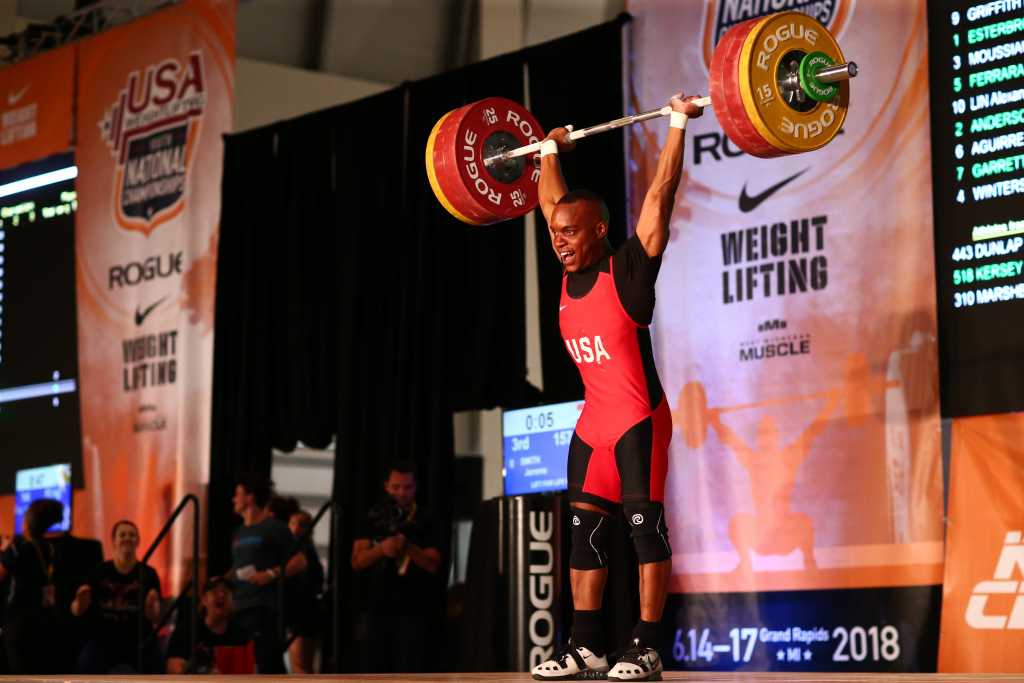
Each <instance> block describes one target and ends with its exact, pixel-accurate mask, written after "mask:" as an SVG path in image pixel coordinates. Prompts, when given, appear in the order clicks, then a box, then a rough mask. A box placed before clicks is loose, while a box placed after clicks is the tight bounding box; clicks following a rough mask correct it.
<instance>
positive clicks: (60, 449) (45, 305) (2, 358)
mask: <svg viewBox="0 0 1024 683" xmlns="http://www.w3.org/2000/svg"><path fill="white" fill-rule="evenodd" d="M76 176H77V169H76V167H75V165H74V158H73V157H72V156H70V155H58V156H56V157H51V158H49V159H46V160H43V161H39V162H33V163H31V164H25V165H23V166H19V167H18V168H15V169H11V170H5V171H0V494H10V493H14V485H15V476H16V472H18V471H19V470H26V469H32V468H36V467H42V466H44V465H53V464H59V463H65V464H69V465H70V469H71V472H72V476H73V483H74V485H75V486H79V487H80V486H81V482H82V474H81V472H82V467H81V463H82V427H81V417H80V414H79V393H78V325H77V300H76V292H75V212H76V210H77V208H78V197H77V195H76V193H75V178H76ZM19 481H20V480H19ZM18 531H20V529H18Z"/></svg>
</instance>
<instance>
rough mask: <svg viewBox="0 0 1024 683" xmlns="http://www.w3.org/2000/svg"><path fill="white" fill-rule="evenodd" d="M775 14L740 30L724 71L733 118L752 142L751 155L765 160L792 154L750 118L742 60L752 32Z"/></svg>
mask: <svg viewBox="0 0 1024 683" xmlns="http://www.w3.org/2000/svg"><path fill="white" fill-rule="evenodd" d="M772 16H773V15H768V16H766V17H761V18H760V19H757V20H752V21H751V22H749V26H747V27H746V28H745V29H744V30H743V31H742V32H738V33H737V36H736V45H735V46H734V48H733V50H732V53H731V55H730V57H729V65H728V66H727V68H726V69H725V71H724V72H723V73H724V75H725V91H726V97H727V98H729V107H730V110H731V111H732V112H733V121H734V122H735V123H736V127H737V131H738V134H739V135H740V136H741V137H742V138H743V139H744V140H746V141H748V142H747V144H749V145H750V154H752V155H753V156H757V157H761V158H762V159H771V158H774V157H780V156H784V155H787V154H791V153H792V152H790V151H789V150H788V149H783V148H781V147H777V146H776V145H775V143H773V142H771V141H770V140H768V139H767V138H765V137H764V136H763V135H762V134H761V132H760V131H759V130H758V129H757V127H756V126H755V125H754V123H753V122H752V121H751V120H750V114H749V113H748V112H747V108H746V106H744V104H743V102H744V100H743V90H742V88H741V87H740V77H741V76H740V61H741V60H742V59H743V51H744V49H746V48H747V47H748V45H749V44H750V41H751V40H752V38H753V36H752V34H753V33H755V32H756V31H758V30H760V28H761V27H762V26H763V25H764V24H765V23H767V22H768V21H769V20H770V19H771V18H772ZM744 23H747V22H744Z"/></svg>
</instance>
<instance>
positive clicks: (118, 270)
mask: <svg viewBox="0 0 1024 683" xmlns="http://www.w3.org/2000/svg"><path fill="white" fill-rule="evenodd" d="M184 255H185V253H184V252H181V251H179V252H173V251H172V252H170V253H169V254H167V257H166V258H165V257H164V256H163V255H160V256H150V257H149V258H147V259H145V260H144V261H129V262H128V263H123V264H118V265H115V266H111V267H110V270H109V271H108V274H107V289H114V287H117V288H121V287H134V286H135V285H137V284H139V283H142V282H149V281H150V280H155V279H158V278H159V279H163V278H168V277H171V276H172V275H181V262H182V259H183V258H184Z"/></svg>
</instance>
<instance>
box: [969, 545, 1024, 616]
mask: <svg viewBox="0 0 1024 683" xmlns="http://www.w3.org/2000/svg"><path fill="white" fill-rule="evenodd" d="M1014 568H1016V569H1017V572H1018V573H1019V574H1020V576H1021V577H1022V578H1024V543H1022V542H1021V532H1020V531H1010V532H1007V534H1006V540H1005V541H1004V542H1003V550H1002V552H1000V553H999V560H998V561H997V562H996V570H995V572H994V573H993V575H992V579H991V580H986V581H979V582H978V583H976V584H975V585H974V590H973V591H971V597H970V599H969V600H968V601H967V613H966V614H965V615H964V619H965V620H966V621H967V625H968V626H970V627H971V628H974V629H979V630H999V631H1002V630H1006V629H1013V630H1017V629H1024V595H1022V593H1024V581H1018V580H1016V579H1014V578H1013V570H1014ZM991 595H1015V596H1017V597H1016V598H1014V600H1013V608H1012V609H1011V610H1010V614H1009V616H1006V615H1002V614H988V613H986V611H985V608H986V604H987V603H988V599H989V596H991Z"/></svg>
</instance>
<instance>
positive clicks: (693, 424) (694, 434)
mask: <svg viewBox="0 0 1024 683" xmlns="http://www.w3.org/2000/svg"><path fill="white" fill-rule="evenodd" d="M899 385H900V383H899V382H898V381H897V380H886V379H882V378H879V377H875V376H872V375H871V372H870V370H869V368H868V364H867V359H866V358H864V356H863V355H862V354H852V355H851V356H850V358H849V359H848V361H847V364H846V371H845V373H844V375H843V384H842V385H841V386H839V387H835V388H833V389H829V390H826V391H819V392H814V393H810V394H803V395H800V396H785V397H779V398H773V399H766V400H763V401H754V402H751V403H741V404H738V405H732V406H722V407H718V408H709V407H708V399H707V392H706V391H705V389H704V385H703V384H702V383H700V382H687V383H686V384H684V385H683V388H682V389H681V390H680V391H679V401H678V403H676V409H675V410H673V411H672V422H673V424H675V425H676V426H678V427H679V429H680V431H681V432H682V434H683V440H684V441H685V442H686V445H687V446H688V447H689V448H700V447H701V446H702V445H704V441H705V440H706V439H707V434H708V425H709V424H710V422H711V414H712V412H716V413H728V412H734V411H738V410H748V409H750V408H766V407H770V406H777V405H790V404H792V403H794V402H795V401H812V400H816V399H822V398H832V397H834V396H835V395H836V392H840V394H839V395H840V396H841V397H842V399H843V412H844V416H845V418H846V422H847V424H849V425H851V426H857V425H859V424H860V423H861V422H862V421H863V420H864V417H865V416H866V415H867V414H868V409H869V407H870V403H871V392H872V391H874V390H877V389H888V388H890V387H897V386H899Z"/></svg>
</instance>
